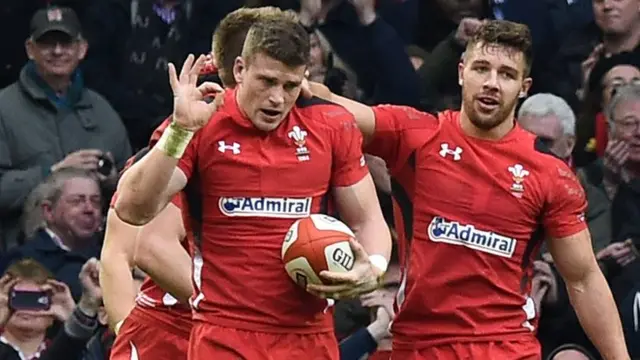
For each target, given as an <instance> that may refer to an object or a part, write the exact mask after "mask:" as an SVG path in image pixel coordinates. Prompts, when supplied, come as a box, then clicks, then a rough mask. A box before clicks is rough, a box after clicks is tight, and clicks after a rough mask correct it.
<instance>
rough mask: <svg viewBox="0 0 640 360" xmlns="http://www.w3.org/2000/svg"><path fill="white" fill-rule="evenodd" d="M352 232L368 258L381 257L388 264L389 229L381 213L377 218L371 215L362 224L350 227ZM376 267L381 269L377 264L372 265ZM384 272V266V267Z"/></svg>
mask: <svg viewBox="0 0 640 360" xmlns="http://www.w3.org/2000/svg"><path fill="white" fill-rule="evenodd" d="M351 227H352V229H353V232H354V233H355V235H356V239H357V240H358V242H360V243H361V244H362V247H364V249H365V250H366V251H367V254H369V257H370V258H371V256H374V258H372V259H375V257H379V256H382V257H383V258H384V261H386V264H388V263H389V258H390V257H391V247H392V244H391V234H390V233H389V227H388V226H387V223H386V222H385V221H384V218H383V217H382V213H380V215H379V216H377V215H373V214H372V215H371V216H370V217H369V218H367V219H366V220H365V221H364V222H362V223H359V224H353V225H351ZM374 265H377V266H378V267H382V266H381V264H379V263H374ZM384 267H385V269H381V270H383V271H384V270H386V266H384Z"/></svg>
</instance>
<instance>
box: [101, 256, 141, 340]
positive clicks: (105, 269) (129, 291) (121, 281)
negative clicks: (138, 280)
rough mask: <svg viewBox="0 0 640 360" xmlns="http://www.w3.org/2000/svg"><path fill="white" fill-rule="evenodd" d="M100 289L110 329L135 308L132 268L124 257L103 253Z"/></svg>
mask: <svg viewBox="0 0 640 360" xmlns="http://www.w3.org/2000/svg"><path fill="white" fill-rule="evenodd" d="M100 287H101V288H102V298H103V301H104V307H105V310H106V312H107V315H108V319H109V327H110V328H111V329H113V328H114V327H115V325H116V324H117V323H118V322H120V321H122V320H124V319H125V318H126V317H127V316H128V315H129V313H130V312H131V310H132V309H133V307H134V306H135V304H136V303H135V299H136V290H135V286H134V282H133V275H132V273H131V268H130V267H129V264H128V262H127V260H126V257H125V256H124V255H116V254H108V253H105V252H103V256H102V261H101V267H100Z"/></svg>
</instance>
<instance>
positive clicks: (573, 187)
mask: <svg viewBox="0 0 640 360" xmlns="http://www.w3.org/2000/svg"><path fill="white" fill-rule="evenodd" d="M552 171H553V172H552V173H551V175H550V177H549V180H550V181H549V184H548V186H547V187H548V189H549V190H548V196H547V201H546V207H545V212H544V214H543V226H544V228H545V231H546V233H547V234H548V235H549V236H551V237H552V238H556V239H557V238H563V237H567V236H571V235H574V234H576V233H578V232H580V231H582V230H584V229H586V228H587V223H586V220H585V211H586V208H587V200H586V195H585V192H584V189H583V187H582V185H581V184H580V182H579V181H578V179H577V178H576V176H575V175H574V174H573V172H572V171H571V169H569V167H568V166H566V165H564V164H562V165H557V166H553V167H552Z"/></svg>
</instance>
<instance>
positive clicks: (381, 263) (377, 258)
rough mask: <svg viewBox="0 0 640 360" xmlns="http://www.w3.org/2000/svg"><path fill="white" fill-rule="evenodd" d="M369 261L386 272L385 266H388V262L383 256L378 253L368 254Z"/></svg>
mask: <svg viewBox="0 0 640 360" xmlns="http://www.w3.org/2000/svg"><path fill="white" fill-rule="evenodd" d="M369 261H371V265H373V266H375V267H377V268H378V269H380V270H381V271H382V272H383V273H384V272H387V268H388V267H389V263H388V262H387V259H385V257H384V256H382V255H379V254H373V255H371V256H369Z"/></svg>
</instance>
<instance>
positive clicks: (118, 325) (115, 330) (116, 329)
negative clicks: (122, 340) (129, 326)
mask: <svg viewBox="0 0 640 360" xmlns="http://www.w3.org/2000/svg"><path fill="white" fill-rule="evenodd" d="M123 323H124V320H120V321H118V322H117V323H116V326H114V327H113V332H114V333H115V334H116V335H118V333H119V332H120V328H121V327H122V324H123Z"/></svg>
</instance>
